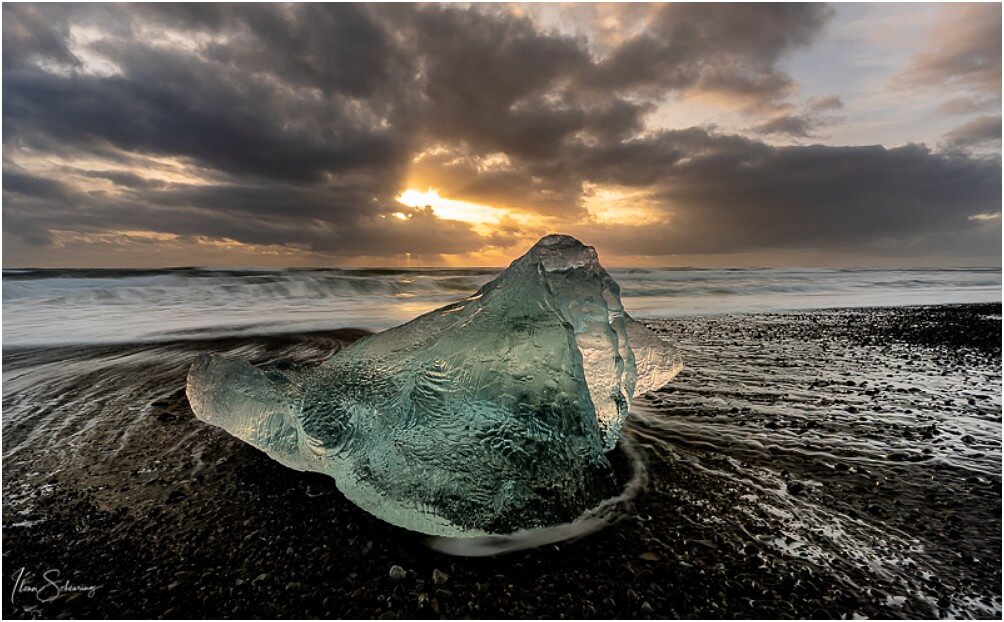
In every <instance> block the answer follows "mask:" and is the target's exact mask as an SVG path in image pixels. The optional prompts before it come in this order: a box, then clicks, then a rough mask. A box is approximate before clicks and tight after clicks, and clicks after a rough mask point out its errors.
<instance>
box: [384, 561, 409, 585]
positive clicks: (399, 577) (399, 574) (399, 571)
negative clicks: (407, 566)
mask: <svg viewBox="0 0 1004 622" xmlns="http://www.w3.org/2000/svg"><path fill="white" fill-rule="evenodd" d="M387 574H389V575H390V578H391V579H394V580H395V581H404V579H405V577H407V576H408V573H407V572H405V570H404V568H402V567H400V566H398V565H396V564H395V565H393V566H391V567H390V572H389V573H387Z"/></svg>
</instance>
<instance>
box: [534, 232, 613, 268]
mask: <svg viewBox="0 0 1004 622" xmlns="http://www.w3.org/2000/svg"><path fill="white" fill-rule="evenodd" d="M524 258H531V259H532V260H534V261H537V262H539V263H540V265H541V267H542V268H543V269H544V270H545V271H546V272H557V271H562V270H570V269H572V268H589V269H591V270H594V271H599V270H603V268H602V267H600V260H599V257H597V256H596V249H594V248H593V247H592V246H586V245H585V244H583V243H582V242H580V241H578V240H576V239H575V238H573V237H572V236H570V235H563V234H560V233H552V234H550V235H545V236H544V237H542V238H540V239H539V240H537V243H536V244H534V245H533V247H532V248H530V250H529V251H527V253H526V255H524V256H523V257H521V258H520V259H518V260H516V261H517V262H519V261H521V260H523V259H524Z"/></svg>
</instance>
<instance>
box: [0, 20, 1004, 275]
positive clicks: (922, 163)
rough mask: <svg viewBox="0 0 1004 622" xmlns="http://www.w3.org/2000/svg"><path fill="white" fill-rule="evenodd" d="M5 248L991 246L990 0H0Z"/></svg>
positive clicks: (702, 252)
mask: <svg viewBox="0 0 1004 622" xmlns="http://www.w3.org/2000/svg"><path fill="white" fill-rule="evenodd" d="M2 10H3V75H2V82H3V210H2V215H3V265H4V267H6V268H12V267H28V266H33V267H163V266H192V265H200V266H263V267H269V266H275V267H278V266H327V265H331V266H387V265H399V266H441V265H442V266H459V265H473V266H501V265H505V264H507V263H508V262H509V261H511V260H512V259H513V258H515V257H516V256H518V255H520V254H522V252H523V251H525V249H526V248H527V247H529V246H530V245H531V244H532V243H533V242H534V241H535V240H536V239H537V238H539V237H540V236H542V235H544V234H547V233H566V234H570V235H574V236H576V237H578V238H579V239H581V240H582V241H583V242H585V243H587V244H591V245H593V246H595V247H596V248H597V251H598V252H599V253H600V257H601V259H602V260H603V262H604V263H605V264H606V265H614V266H834V267H840V266H846V267H885V266H889V267H893V266H945V267H949V266H1000V265H1001V5H1000V4H945V5H938V4H923V5H911V4H835V5H826V4H735V5H730V4H659V5H649V4H525V5H524V4H471V5H467V4H424V5H407V4H323V5H322V4H298V5H277V4H249V5H227V4H180V5H168V4H157V5H153V4H134V5H108V4H99V5H98V4H95V5H90V4H10V3H5V4H4V5H3V9H2Z"/></svg>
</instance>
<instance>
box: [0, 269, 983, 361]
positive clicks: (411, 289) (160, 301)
mask: <svg viewBox="0 0 1004 622" xmlns="http://www.w3.org/2000/svg"><path fill="white" fill-rule="evenodd" d="M500 270H501V268H470V269H406V268H401V269H386V268H382V269H285V270H258V269H241V270H223V269H219V270H217V269H205V268H172V269H159V270H128V269H126V270H123V269H107V270H93V269H91V270H71V269H44V270H43V269H37V270H35V269H24V270H11V269H8V270H4V271H3V345H4V347H5V348H6V347H20V346H39V345H59V344H99V343H144V342H162V341H172V340H177V339H203V338H207V337H216V336H240V335H266V334H281V333H290V332H302V331H315V330H328V329H336V328H350V327H351V328H363V329H367V330H382V329H385V328H389V327H391V326H395V325H397V324H400V323H402V322H405V321H408V320H409V319H411V318H413V317H415V316H417V315H419V314H421V313H424V312H426V311H430V310H432V309H435V308H437V307H439V306H442V305H444V304H447V303H449V302H452V301H455V300H458V299H460V298H463V297H465V296H467V295H469V294H471V293H473V292H474V291H476V290H477V289H478V288H479V287H480V286H481V285H483V284H484V283H486V282H487V281H489V280H491V279H492V278H494V276H495V275H496V274H498V272H499V271H500ZM610 272H611V274H612V276H613V277H614V279H615V280H616V281H617V282H618V283H619V284H620V286H621V290H622V297H623V302H624V306H625V308H626V309H627V310H628V312H629V313H631V314H632V315H633V316H635V317H638V318H672V317H691V316H704V315H717V314H723V313H761V312H781V311H793V310H807V309H828V308H848V307H890V306H908V305H932V304H944V303H971V302H999V301H1000V300H1001V271H1000V269H998V268H993V269H951V270H934V269H907V270H864V269H843V270H834V269H699V268H663V269H656V268H644V269H642V268H637V269H614V270H611V271H610Z"/></svg>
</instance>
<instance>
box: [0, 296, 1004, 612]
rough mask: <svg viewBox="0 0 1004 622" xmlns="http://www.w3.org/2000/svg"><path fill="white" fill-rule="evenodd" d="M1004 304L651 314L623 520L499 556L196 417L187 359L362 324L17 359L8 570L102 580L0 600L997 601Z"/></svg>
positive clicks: (679, 605)
mask: <svg viewBox="0 0 1004 622" xmlns="http://www.w3.org/2000/svg"><path fill="white" fill-rule="evenodd" d="M1000 313H1001V306H1000V304H999V303H998V304H983V305H939V306H922V307H893V308H874V309H839V310H814V311H811V312H791V313H768V314H743V315H728V316H721V315H719V316H713V317H700V318H672V319H667V320H646V323H648V324H649V325H650V326H653V327H655V328H656V329H657V330H658V331H659V332H660V333H661V334H663V335H665V336H666V337H667V338H669V339H670V340H671V341H673V342H676V343H678V344H680V347H681V350H682V351H683V356H684V364H685V366H686V368H685V370H684V372H683V373H681V376H680V377H678V378H677V379H676V380H674V381H673V382H671V383H670V384H669V385H667V386H666V387H665V388H664V389H662V390H660V391H657V392H654V393H652V394H649V395H647V396H646V397H645V398H644V399H642V400H639V403H638V405H637V406H638V413H637V414H635V415H632V417H631V418H630V419H629V425H628V426H627V428H626V433H625V434H626V436H627V437H628V439H629V440H630V441H631V442H632V444H633V445H634V446H635V448H636V449H637V450H638V451H639V452H640V453H641V454H642V456H643V458H644V463H645V466H646V469H647V484H646V486H645V488H644V489H643V490H642V491H641V492H640V493H639V495H638V496H637V497H636V498H635V499H634V500H633V502H632V503H633V506H634V507H633V512H632V513H631V514H629V515H627V516H625V517H623V518H622V519H621V520H619V521H617V522H615V523H614V524H612V525H610V526H609V527H607V528H605V529H603V530H601V531H599V532H597V533H593V534H591V535H589V536H587V537H584V538H581V539H577V540H573V541H564V542H558V543H555V544H548V545H546V546H543V547H540V548H535V549H530V550H524V551H518V552H513V553H511V554H508V555H504V556H500V557H494V558H493V557H487V558H463V557H452V556H448V555H444V554H442V553H438V552H435V551H433V550H432V549H430V548H429V547H428V546H427V543H426V539H425V538H424V537H423V536H421V535H419V534H413V533H410V532H406V531H404V530H401V529H398V528H395V527H392V526H390V525H387V524H384V523H382V522H380V521H379V520H377V519H375V518H373V517H371V516H369V515H368V514H366V513H365V512H363V511H362V510H359V509H358V508H356V507H355V506H354V505H352V504H351V503H349V502H348V501H346V500H345V499H344V498H343V497H342V496H341V494H340V493H339V492H338V491H337V489H336V488H335V486H334V482H333V481H332V480H330V478H327V477H326V476H323V475H320V474H315V473H299V472H295V471H291V470H289V469H286V468H284V467H282V466H280V465H278V464H277V463H275V462H273V461H271V460H269V459H268V458H267V457H266V456H264V454H261V453H260V452H258V451H256V450H254V449H252V448H251V447H249V446H247V445H245V444H243V443H241V442H239V441H237V440H236V439H233V438H231V437H229V436H227V435H226V434H225V433H224V432H222V431H221V430H217V429H215V428H212V427H210V426H208V425H205V424H202V423H201V422H199V421H197V420H195V419H194V416H193V415H192V414H191V412H190V410H189V409H188V406H187V402H186V400H185V398H184V382H183V375H181V376H179V374H183V372H185V371H187V365H188V364H189V363H190V362H191V360H193V359H194V357H195V354H196V353H198V352H199V351H210V350H212V351H216V350H223V351H227V352H231V353H233V354H234V355H239V356H245V357H248V358H252V359H255V362H263V361H266V360H274V359H278V358H295V359H298V360H304V361H312V360H318V359H322V358H324V357H325V356H327V355H329V354H330V353H331V352H333V351H335V350H336V349H337V348H339V347H343V345H344V344H345V343H348V342H349V341H351V340H352V339H355V338H359V337H360V336H362V335H364V334H367V333H366V332H365V331H323V332H321V333H300V334H295V335H269V336H266V337H221V338H217V339H212V340H204V341H188V340H180V341H175V342H170V343H155V344H133V345H100V346H75V347H69V348H34V349H31V348H15V349H7V348H5V349H4V352H3V356H4V364H5V365H4V396H3V401H4V411H5V415H4V417H5V421H4V435H5V440H6V443H5V446H4V452H5V460H4V480H5V490H4V507H3V523H4V536H5V548H4V556H5V558H4V562H5V563H6V565H7V567H8V568H9V569H11V570H14V571H16V570H18V569H20V568H24V569H25V571H24V574H23V575H22V578H21V580H20V581H21V582H20V585H21V586H22V587H23V586H28V587H38V586H43V585H45V584H46V582H45V580H44V576H43V575H44V573H45V571H46V570H51V569H56V570H59V571H60V575H59V579H61V580H63V581H69V582H70V587H75V586H76V587H81V586H82V587H87V586H95V585H100V588H98V589H96V590H94V592H93V595H90V594H89V592H87V591H82V590H80V591H75V590H72V589H71V590H65V591H64V592H63V593H61V595H60V596H59V597H58V598H56V599H55V600H52V601H49V602H45V603H42V602H35V601H37V600H38V599H37V598H34V593H32V592H30V591H25V592H16V588H17V585H15V579H14V578H13V577H14V576H15V573H13V572H10V571H9V572H7V573H6V574H5V577H4V589H5V591H6V593H7V594H8V595H11V596H12V597H14V596H16V598H14V601H15V602H9V601H8V602H5V606H4V613H5V617H13V618H26V617H32V616H37V615H44V616H46V617H104V616H109V617H161V616H163V617H233V616H247V617H262V616H280V617H322V616H323V617H360V618H370V617H374V618H387V617H419V618H428V617H439V616H448V617H464V616H470V617H543V616H547V617H558V616H562V615H564V616H569V617H585V618H595V617H652V618H656V617H711V618H714V617H723V616H727V617H755V618H756V617H782V618H788V617H813V618H815V617H841V616H851V615H865V616H869V617H897V618H899V617H930V616H939V615H940V616H945V615H954V616H959V617H999V616H1000V611H1001V594H1000V583H1001V572H1000V562H1001V559H1000V551H1001V547H1000V544H1001V540H1000V533H1001V529H1000V527H1001V522H1000V521H1001V516H1000V515H1001V493H1000V484H1001V472H1000V460H999V457H1000V446H1001V444H1000V442H1001V438H1000V401H1001V395H1000V388H999V386H1000V384H999V383H1000V359H1001V353H1000V332H1001V322H1000V320H999V319H995V320H987V319H986V318H985V317H984V316H996V317H997V318H999V316H1000ZM740 320H742V321H740ZM46 374H51V375H46ZM179 377H181V378H182V381H181V384H180V386H179V385H177V384H176V383H177V380H178V378H179ZM995 386H996V388H994V387H995ZM57 392H59V393H57ZM43 396H48V397H47V399H48V400H49V402H45V401H44V399H43ZM61 400H62V401H61ZM73 400H77V401H73ZM43 403H44V404H45V406H44V407H43V406H41V404H43ZM876 407H878V408H879V410H876ZM80 409H82V414H80V415H79V416H77V417H76V418H70V417H69V416H68V415H69V414H75V413H76V411H77V410H80ZM18 411H21V412H23V413H25V415H24V416H25V420H24V421H23V422H18V421H17V420H13V421H12V420H8V416H9V413H16V412H18ZM38 411H42V412H38ZM907 411H909V412H907ZM967 436H968V437H970V438H969V439H966V437H967ZM925 451H926V453H925ZM976 454H981V455H979V456H977V455H976ZM995 464H996V467H995V468H990V467H993V465H995ZM918 543H919V544H918ZM841 556H843V558H842V557H841ZM395 566H399V567H400V568H401V569H402V570H403V576H402V575H401V573H397V572H392V571H391V568H392V567H395ZM435 571H439V572H438V573H437V572H435ZM392 575H393V576H392ZM443 575H446V578H445V579H444V578H443ZM26 577H27V578H26ZM586 588H588V589H586ZM50 589H51V588H50ZM586 592H588V593H586Z"/></svg>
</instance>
